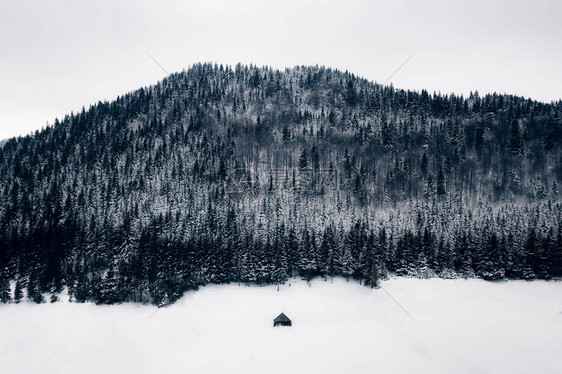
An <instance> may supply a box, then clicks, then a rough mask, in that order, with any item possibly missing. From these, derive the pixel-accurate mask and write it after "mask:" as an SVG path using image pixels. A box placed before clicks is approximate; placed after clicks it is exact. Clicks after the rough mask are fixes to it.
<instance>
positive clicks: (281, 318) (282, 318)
mask: <svg viewBox="0 0 562 374" xmlns="http://www.w3.org/2000/svg"><path fill="white" fill-rule="evenodd" d="M273 326H274V327H275V326H291V320H290V319H289V317H287V316H286V315H285V313H281V314H280V315H278V316H277V318H275V319H274V320H273Z"/></svg>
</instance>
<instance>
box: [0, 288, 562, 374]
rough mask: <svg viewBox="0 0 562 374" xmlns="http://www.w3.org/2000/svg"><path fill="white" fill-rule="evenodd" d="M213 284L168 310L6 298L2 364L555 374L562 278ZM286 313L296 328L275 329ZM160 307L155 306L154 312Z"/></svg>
mask: <svg viewBox="0 0 562 374" xmlns="http://www.w3.org/2000/svg"><path fill="white" fill-rule="evenodd" d="M382 286H383V287H384V289H385V290H387V291H388V293H389V294H390V295H392V296H393V297H394V298H395V299H396V300H397V301H398V302H399V303H400V304H401V305H402V306H403V307H404V308H405V309H406V310H407V311H408V312H409V313H410V314H411V315H412V316H413V317H414V319H415V320H413V319H412V318H410V317H409V316H408V314H406V312H404V311H403V310H402V309H401V308H400V307H399V306H398V305H397V304H396V303H395V302H394V301H393V300H392V299H391V297H390V296H389V295H388V294H387V293H385V291H384V290H383V289H375V290H373V289H370V288H367V287H363V286H361V285H359V284H357V283H356V282H352V281H350V282H349V283H348V282H346V281H345V280H344V279H335V280H334V281H333V283H331V282H330V281H328V282H324V281H323V280H315V281H314V282H312V285H311V287H308V286H307V284H306V283H305V282H303V281H300V280H293V281H292V282H291V285H290V286H289V284H287V285H285V286H282V287H281V290H280V292H277V291H276V287H274V286H270V287H255V286H253V287H248V286H244V285H242V286H238V285H228V286H208V287H205V288H202V289H200V290H199V291H197V292H190V293H188V294H186V295H185V296H184V297H183V298H182V299H181V300H180V301H179V302H177V303H176V304H174V305H172V306H170V307H168V308H163V309H160V310H159V311H158V312H157V313H156V314H154V315H153V313H154V311H155V308H154V307H152V306H148V305H131V304H124V305H117V306H96V305H92V304H75V303H68V302H59V303H55V304H42V305H35V304H30V303H21V304H18V305H14V304H11V305H1V306H0V372H2V373H98V374H99V373H244V374H252V373H349V374H352V373H353V374H356V373H495V374H496V373H535V374H536V373H555V372H560V370H561V369H560V368H561V366H560V357H562V282H523V281H512V282H498V283H492V282H485V281H481V280H441V279H430V280H419V279H392V280H389V281H386V282H383V283H382ZM280 312H285V313H286V314H287V315H288V316H289V318H291V319H292V320H293V326H292V327H276V328H273V327H272V321H273V318H274V317H275V316H276V315H277V314H279V313H280ZM151 315H153V316H152V317H151Z"/></svg>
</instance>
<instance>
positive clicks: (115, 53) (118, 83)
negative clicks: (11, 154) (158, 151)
mask: <svg viewBox="0 0 562 374" xmlns="http://www.w3.org/2000/svg"><path fill="white" fill-rule="evenodd" d="M145 50H146V51H148V52H149V53H150V54H151V55H152V56H154V58H155V59H156V60H158V62H160V64H162V65H163V66H164V67H165V68H166V70H168V71H169V72H170V73H171V72H175V71H179V70H182V69H183V68H187V67H189V66H190V65H191V64H193V63H195V62H205V61H212V62H218V63H229V64H235V63H237V62H242V63H248V64H249V63H254V64H257V65H270V66H273V67H276V68H284V67H286V66H294V65H302V64H304V65H308V64H320V65H326V66H330V67H336V68H339V69H342V70H349V71H351V72H354V73H356V74H358V75H361V76H364V77H366V78H368V79H370V80H373V81H377V82H379V83H382V82H384V81H385V80H386V78H388V77H389V76H390V75H391V74H392V72H393V71H394V70H395V69H396V68H397V67H398V66H400V64H401V63H402V62H404V60H405V59H406V58H408V56H410V55H411V54H412V53H413V52H414V51H417V53H416V55H415V56H414V57H413V58H412V59H411V60H410V61H409V62H408V63H407V64H406V65H405V66H404V67H403V68H402V70H400V72H398V73H397V74H396V75H395V76H394V77H393V79H392V80H391V82H392V83H393V84H394V85H395V86H396V87H400V88H405V89H417V90H420V89H422V88H425V89H428V90H430V91H441V92H443V93H450V92H455V93H463V94H467V93H469V92H470V91H471V90H472V91H474V90H478V91H479V92H480V93H481V94H483V93H487V92H498V93H510V94H517V95H522V96H525V97H531V98H533V99H537V100H541V101H551V100H558V99H562V69H561V61H562V1H554V0H552V1H548V0H539V1H530V0H527V1H521V0H511V1H508V0H505V1H503V0H497V1H493V0H488V1H482V0H473V1H456V0H446V1H445V0H443V1H442V0H437V1H420V0H418V1H415V0H412V1H390V0H387V1H379V0H376V1H360V0H346V1H310V0H289V1H283V2H281V1H268V0H261V1H251V0H243V1H232V0H231V1H218V0H204V1H203V0H196V1H180V0H174V1H146V0H141V1H139V0H136V1H133V0H127V1H116V0H101V1H91V0H89V1H80V2H77V1H71V0H50V1H44V0H43V1H41V0H0V139H3V138H7V137H11V136H16V135H20V134H27V133H29V132H30V131H34V130H35V129H39V128H41V127H43V126H44V125H45V123H47V122H49V123H52V122H53V120H54V118H55V117H59V118H62V117H63V116H64V115H65V114H66V113H69V112H70V111H72V110H73V111H78V110H80V109H81V108H82V106H86V107H88V105H90V104H91V103H94V102H97V101H98V100H112V99H114V98H115V97H116V96H117V95H119V94H123V93H126V92H129V91H131V90H134V89H137V88H139V87H141V86H145V85H149V84H152V83H155V82H157V81H158V80H160V79H162V78H163V77H164V76H165V73H164V72H163V71H162V70H161V69H160V68H159V67H158V65H156V63H155V62H154V61H152V60H151V59H150V58H149V57H148V56H147V55H146V53H145ZM389 83H390V82H389Z"/></svg>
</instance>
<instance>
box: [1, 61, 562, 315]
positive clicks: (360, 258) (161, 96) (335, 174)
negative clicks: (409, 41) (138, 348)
mask: <svg viewBox="0 0 562 374" xmlns="http://www.w3.org/2000/svg"><path fill="white" fill-rule="evenodd" d="M561 112H562V102H558V103H552V104H544V103H539V102H535V101H532V100H527V99H523V98H520V97H514V96H509V95H495V94H494V95H487V96H485V97H483V98H481V97H479V96H478V94H473V95H471V96H470V97H469V98H462V97H457V96H442V95H435V94H434V95H429V94H428V93H427V92H425V91H422V92H421V93H416V92H410V91H403V90H395V89H394V88H392V87H384V86H380V85H377V84H373V83H371V82H368V81H366V80H364V79H361V78H358V77H355V76H354V75H353V74H349V73H343V72H339V71H337V70H332V69H327V68H323V67H295V68H292V69H286V70H285V71H276V70H272V69H269V68H257V67H254V66H242V65H238V66H236V67H234V68H232V67H228V66H227V67H224V66H217V65H212V64H199V65H195V66H193V67H192V68H190V69H189V70H187V71H184V72H182V73H177V74H172V75H171V76H169V77H168V78H166V79H164V80H163V81H162V82H161V83H158V84H157V85H155V86H152V87H148V88H142V89H140V90H137V91H135V92H132V93H129V94H127V95H124V96H121V97H118V98H117V99H116V100H115V101H113V102H111V103H98V104H97V105H95V106H93V107H91V108H89V109H88V110H83V111H82V112H81V113H78V114H71V115H69V116H67V117H65V118H64V119H63V120H62V121H58V120H57V121H56V122H55V125H54V126H53V127H51V128H47V129H45V130H43V131H41V132H37V133H36V134H35V135H33V136H28V137H25V138H18V139H11V140H9V141H8V142H7V143H6V144H5V145H4V147H3V148H2V149H1V150H0V176H1V178H0V193H1V206H0V246H1V248H2V250H1V252H2V258H1V259H0V268H1V269H2V275H1V277H0V278H1V281H0V290H1V289H3V290H6V289H7V284H8V280H10V279H15V280H17V282H18V285H19V288H20V289H24V288H25V289H26V292H27V293H28V294H29V295H30V297H31V298H32V299H34V300H36V301H38V302H40V301H41V300H42V299H43V295H42V293H44V292H50V293H51V294H53V295H56V294H57V293H58V292H59V291H60V289H61V288H62V287H63V286H65V285H66V286H68V287H69V292H70V293H71V295H72V297H73V298H75V299H76V300H78V301H84V300H94V301H96V302H103V303H113V302H121V301H142V302H152V303H156V304H167V303H169V302H172V301H174V300H176V299H177V298H178V297H180V296H181V294H182V292H183V291H185V290H186V289H190V288H194V287H197V286H198V285H200V284H206V283H209V282H212V283H222V282H230V281H247V282H258V283H270V282H275V283H279V282H283V281H284V280H285V279H287V277H289V276H291V275H294V274H300V275H302V276H304V277H307V278H310V277H313V276H317V275H338V274H341V275H345V276H349V277H357V278H360V279H364V280H366V282H367V283H370V284H375V283H376V281H377V279H378V278H379V277H381V276H384V275H385V274H387V273H389V272H390V273H395V274H398V275H416V276H422V277H428V276H442V277H451V276H457V275H463V276H479V277H484V278H487V279H496V278H502V277H512V278H535V277H540V278H549V277H551V276H560V275H562V249H561V248H562V239H561V233H562V223H561V221H562V219H561V217H562V207H561V205H560V202H559V187H558V186H559V185H560V183H561V182H562V161H561V160H562V157H561V156H562V154H561V139H562V126H561V121H560V113H561ZM0 295H3V296H2V298H3V299H5V300H7V299H9V297H8V296H6V295H7V293H6V292H5V291H4V292H0ZM53 297H55V298H56V296H53Z"/></svg>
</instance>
